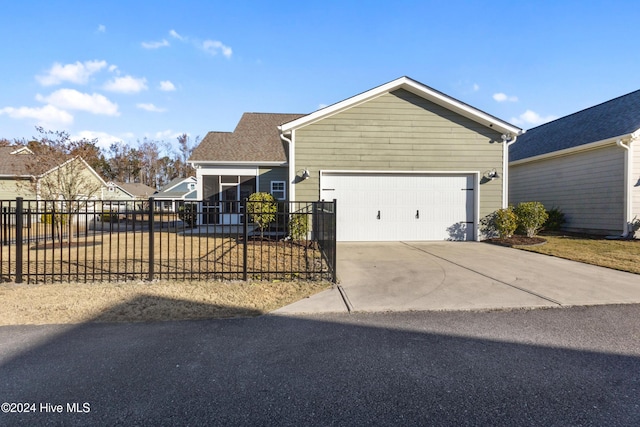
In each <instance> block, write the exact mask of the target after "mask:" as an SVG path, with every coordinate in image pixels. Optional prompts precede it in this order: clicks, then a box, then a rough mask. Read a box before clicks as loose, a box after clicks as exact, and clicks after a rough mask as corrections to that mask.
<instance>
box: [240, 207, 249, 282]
mask: <svg viewBox="0 0 640 427" xmlns="http://www.w3.org/2000/svg"><path fill="white" fill-rule="evenodd" d="M248 202H249V199H244V216H243V219H244V221H243V224H242V238H243V239H242V240H243V241H244V249H243V251H242V280H244V281H245V282H246V281H247V246H249V245H248V243H249V209H247V208H248V206H247V203H248ZM238 211H240V209H238Z"/></svg>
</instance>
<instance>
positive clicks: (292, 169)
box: [278, 125, 296, 200]
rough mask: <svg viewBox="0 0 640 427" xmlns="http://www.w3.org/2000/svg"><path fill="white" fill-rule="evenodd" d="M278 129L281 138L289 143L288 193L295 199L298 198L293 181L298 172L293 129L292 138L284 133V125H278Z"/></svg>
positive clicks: (290, 132)
mask: <svg viewBox="0 0 640 427" xmlns="http://www.w3.org/2000/svg"><path fill="white" fill-rule="evenodd" d="M278 131H279V132H280V139H281V140H282V141H284V142H286V143H287V147H288V153H289V158H288V159H287V160H288V162H287V163H288V164H289V182H288V184H289V185H287V187H289V188H287V191H288V193H287V194H288V195H289V200H295V199H296V191H295V185H293V181H294V180H295V173H296V167H295V166H296V162H295V159H294V158H293V141H292V138H293V131H291V130H290V131H289V134H290V135H291V137H290V138H287V137H286V136H285V134H284V131H283V130H282V125H280V126H278Z"/></svg>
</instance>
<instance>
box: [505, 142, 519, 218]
mask: <svg viewBox="0 0 640 427" xmlns="http://www.w3.org/2000/svg"><path fill="white" fill-rule="evenodd" d="M522 133H524V131H523V132H522ZM517 140H518V136H517V135H511V134H506V135H502V141H503V144H502V209H506V208H507V207H508V206H509V147H511V146H512V145H513V144H515V142H516V141H517Z"/></svg>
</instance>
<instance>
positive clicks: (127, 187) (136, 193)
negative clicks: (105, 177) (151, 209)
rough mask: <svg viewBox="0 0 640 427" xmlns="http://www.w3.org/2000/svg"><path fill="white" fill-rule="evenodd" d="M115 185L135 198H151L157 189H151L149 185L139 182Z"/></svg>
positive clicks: (117, 183) (116, 183) (115, 183)
mask: <svg viewBox="0 0 640 427" xmlns="http://www.w3.org/2000/svg"><path fill="white" fill-rule="evenodd" d="M113 184H114V185H117V186H118V187H120V189H121V190H122V191H124V192H125V193H128V194H129V195H131V196H133V197H145V198H149V197H151V195H152V194H153V193H155V191H156V190H155V188H151V187H149V186H148V185H145V184H142V183H139V182H114V183H113Z"/></svg>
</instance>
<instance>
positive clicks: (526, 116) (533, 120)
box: [511, 110, 558, 126]
mask: <svg viewBox="0 0 640 427" xmlns="http://www.w3.org/2000/svg"><path fill="white" fill-rule="evenodd" d="M557 118H558V117H557V116H553V115H549V116H544V117H543V116H541V115H540V114H538V113H536V112H535V111H531V110H527V111H525V112H524V113H522V114H520V115H519V116H518V117H514V118H512V119H511V123H513V124H514V125H533V126H538V125H541V124H543V123H547V122H550V121H552V120H555V119H557Z"/></svg>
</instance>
